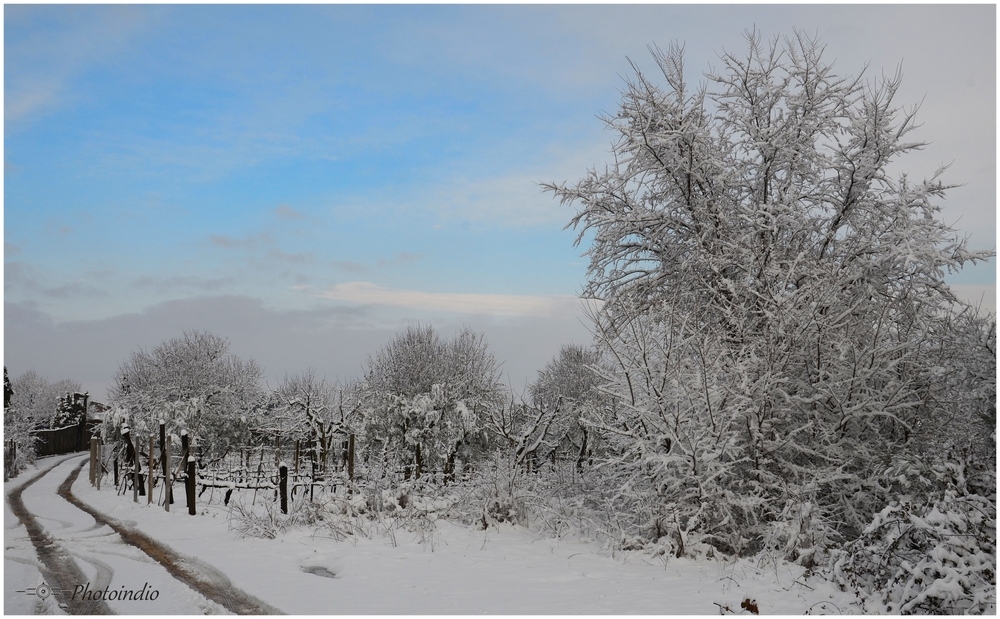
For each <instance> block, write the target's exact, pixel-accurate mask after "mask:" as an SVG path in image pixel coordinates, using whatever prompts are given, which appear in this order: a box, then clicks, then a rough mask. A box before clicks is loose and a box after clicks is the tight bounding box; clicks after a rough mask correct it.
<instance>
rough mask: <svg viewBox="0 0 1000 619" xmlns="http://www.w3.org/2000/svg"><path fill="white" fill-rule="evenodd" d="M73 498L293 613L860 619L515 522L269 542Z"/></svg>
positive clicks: (91, 496) (791, 584)
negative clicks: (821, 618) (753, 612)
mask: <svg viewBox="0 0 1000 619" xmlns="http://www.w3.org/2000/svg"><path fill="white" fill-rule="evenodd" d="M73 492H74V493H75V494H76V495H77V496H78V497H79V498H80V499H81V500H82V501H84V502H85V503H87V504H89V505H91V506H93V507H94V508H96V509H98V510H99V511H101V512H103V513H105V514H107V515H109V516H111V517H113V518H116V519H118V520H119V521H122V522H124V523H127V524H128V525H129V526H131V527H134V528H135V529H138V530H140V531H142V532H144V533H146V534H148V535H150V536H152V537H155V538H156V539H157V540H159V541H161V542H163V543H164V544H166V545H168V546H170V547H171V548H173V549H174V550H176V551H177V552H180V553H183V554H187V555H190V556H192V557H195V558H197V559H200V560H202V561H204V562H207V563H209V564H211V565H213V566H214V567H216V568H218V569H219V570H221V571H222V572H224V573H225V574H226V575H227V576H228V577H229V578H230V579H231V580H232V582H233V584H234V585H235V586H237V587H239V588H241V589H243V590H244V591H246V592H248V593H250V594H252V595H254V596H257V597H259V598H260V599H262V600H264V601H265V602H267V603H269V604H271V605H273V606H275V607H276V608H279V609H281V610H283V611H285V612H288V613H293V614H317V613H322V614H370V613H377V614H415V613H416V614H444V613H449V614H453V613H462V614H479V613H488V614H524V613H530V614H594V613H598V614H632V613H640V614H717V613H719V612H720V611H721V612H726V611H727V610H728V611H732V612H734V613H737V614H739V613H744V614H745V613H749V612H750V611H748V610H746V609H744V608H742V607H741V605H742V606H749V604H748V603H745V602H750V601H752V602H753V603H754V606H755V607H756V608H757V609H758V610H759V612H760V613H762V614H802V613H805V612H809V611H812V612H833V613H836V612H838V611H840V612H857V611H858V609H857V607H856V606H853V605H852V604H853V596H851V595H848V594H846V593H843V592H841V591H839V590H838V589H837V588H836V587H835V586H834V585H832V584H831V583H829V582H826V581H823V580H818V579H806V578H805V576H804V574H803V569H802V568H800V567H798V566H795V565H791V564H787V563H784V562H771V561H770V560H768V559H758V560H756V561H753V560H742V561H736V562H726V561H722V560H699V561H693V560H688V559H674V558H669V559H665V558H662V557H653V556H651V555H649V554H648V553H642V552H633V553H628V552H625V553H618V554H617V555H616V557H612V556H610V554H609V553H608V552H607V551H605V550H603V549H602V547H601V546H600V545H599V544H597V543H595V542H592V541H582V540H580V539H574V538H572V537H571V536H564V537H563V538H561V539H555V538H549V537H545V536H543V535H541V534H539V533H536V532H532V531H530V530H528V529H526V528H524V527H521V526H516V525H512V524H509V523H501V524H500V525H497V526H491V527H490V528H489V529H487V530H482V529H481V528H479V527H477V526H475V525H472V526H469V525H464V524H460V523H457V522H455V521H450V520H445V519H437V520H427V522H429V523H430V524H431V525H432V526H430V527H427V526H422V527H419V528H415V529H414V530H408V529H407V528H406V527H405V526H398V527H393V526H391V524H387V525H386V526H385V527H384V528H383V529H382V531H381V532H380V531H379V527H378V526H375V524H377V523H375V522H374V521H373V525H372V526H369V527H368V528H367V530H366V535H357V534H356V535H349V536H347V537H346V538H343V539H341V538H342V536H341V535H334V534H333V532H332V531H331V530H330V529H325V528H323V527H319V528H315V527H303V526H299V527H291V528H286V529H285V530H284V531H277V532H276V535H275V537H274V538H273V539H260V538H251V537H241V536H240V535H238V534H237V532H235V531H234V530H232V527H231V522H230V519H229V509H228V508H225V507H222V506H220V505H210V506H202V507H200V512H199V514H198V515H197V516H190V515H188V514H187V510H186V509H185V508H184V501H183V498H182V497H178V498H177V503H175V506H174V508H173V511H171V512H169V513H167V512H165V511H164V510H163V508H162V507H158V506H155V505H154V506H147V505H146V504H145V499H144V498H141V502H140V503H139V504H135V503H133V502H132V499H131V495H128V496H119V495H117V494H116V493H115V491H114V489H113V488H109V487H108V486H105V487H104V489H102V490H101V491H97V490H96V489H94V488H92V487H91V486H90V485H89V484H88V483H87V481H86V476H82V478H81V479H80V480H79V481H78V482H77V483H76V484H75V485H74V487H73ZM233 500H234V501H238V500H239V497H234V499H233ZM261 500H262V499H261V497H260V496H259V495H258V497H257V499H256V503H257V504H259V503H260V502H261ZM382 522H383V523H388V522H389V521H388V520H383V521H382ZM325 531H326V532H325Z"/></svg>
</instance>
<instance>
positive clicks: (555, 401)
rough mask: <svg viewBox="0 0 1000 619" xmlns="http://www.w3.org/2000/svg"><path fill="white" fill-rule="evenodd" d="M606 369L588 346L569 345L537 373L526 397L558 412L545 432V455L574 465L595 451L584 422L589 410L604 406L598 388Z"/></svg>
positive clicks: (592, 436) (593, 440)
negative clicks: (547, 441) (547, 434)
mask: <svg viewBox="0 0 1000 619" xmlns="http://www.w3.org/2000/svg"><path fill="white" fill-rule="evenodd" d="M608 371H609V368H608V367H607V364H606V363H605V361H604V359H603V357H602V356H601V353H600V352H599V351H598V350H597V349H595V348H592V347H584V346H579V345H574V344H570V345H567V346H563V347H562V348H561V349H560V350H559V354H558V355H557V356H556V357H555V358H554V359H552V361H550V362H549V363H548V364H546V366H545V367H544V368H543V369H542V370H541V371H540V372H539V373H538V378H537V379H535V382H534V383H532V384H531V386H530V388H529V395H530V399H531V402H532V404H533V405H534V407H535V408H538V409H541V410H552V411H558V412H557V413H556V414H555V418H554V419H553V423H552V425H551V427H550V429H549V432H550V434H551V439H550V442H551V444H552V445H551V447H550V448H549V449H547V450H546V452H547V453H546V454H545V455H547V456H550V457H562V458H574V459H575V460H576V462H577V464H578V465H580V466H582V464H583V462H584V461H585V460H586V459H587V458H589V456H591V455H592V454H593V453H594V451H595V447H596V444H595V441H596V440H597V437H596V436H594V435H593V433H592V432H590V431H589V430H588V428H587V426H586V424H585V423H584V421H583V420H584V419H585V418H589V417H592V416H593V415H592V411H593V410H595V409H600V408H603V407H604V406H605V405H606V403H607V402H606V401H607V396H606V395H605V394H604V393H602V392H601V390H600V389H599V387H600V384H601V382H602V381H603V380H604V379H605V378H604V377H605V376H606V375H607V373H608Z"/></svg>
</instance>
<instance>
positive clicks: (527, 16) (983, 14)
mask: <svg viewBox="0 0 1000 619" xmlns="http://www.w3.org/2000/svg"><path fill="white" fill-rule="evenodd" d="M755 26H756V27H757V28H758V29H759V30H760V31H762V32H763V33H764V34H765V35H767V36H771V35H774V34H789V33H791V32H792V29H793V28H795V27H798V28H801V29H803V30H805V31H807V32H809V33H815V34H818V35H819V37H820V38H821V39H822V40H823V41H824V42H825V43H826V44H827V47H828V49H827V54H828V57H830V58H835V59H836V61H837V65H836V66H837V67H838V68H839V69H840V71H841V72H843V73H850V74H855V73H857V72H859V71H860V70H861V69H862V68H863V67H864V66H865V64H866V63H869V67H868V74H869V75H871V76H872V77H878V76H879V75H881V74H882V73H883V72H885V73H889V74H891V73H893V72H894V71H895V69H896V67H897V66H899V65H900V64H901V66H902V71H903V77H904V87H903V89H902V91H901V93H900V100H901V101H904V102H907V103H919V102H921V101H922V107H921V111H920V113H919V115H918V118H919V119H920V120H921V121H922V122H923V127H922V128H921V129H920V131H919V133H918V134H917V137H918V138H920V139H924V140H927V141H929V142H931V144H930V146H928V147H927V148H926V149H925V150H924V151H922V152H921V153H919V154H917V155H915V156H913V157H911V158H910V160H908V161H905V162H904V165H905V167H906V169H908V170H910V171H911V172H912V174H913V175H914V176H926V175H929V174H930V173H931V172H933V170H934V168H935V167H936V166H938V165H939V164H942V163H945V164H947V163H951V165H952V167H951V168H950V170H949V172H948V175H947V177H946V178H947V179H948V180H950V181H953V182H955V183H960V184H962V186H961V187H959V188H956V189H955V190H953V191H952V192H951V193H950V194H949V198H948V200H947V202H946V203H945V204H944V205H943V216H944V218H945V219H946V220H947V221H949V223H954V224H955V226H956V227H957V228H958V229H959V230H960V231H961V232H962V233H964V234H968V235H969V238H970V244H971V246H972V247H974V248H979V249H992V248H993V247H994V246H995V242H996V241H995V239H996V211H995V204H996V199H995V198H996V119H995V110H996V99H995V91H996V15H995V7H994V6H990V5H980V6H879V7H869V6H858V5H844V6H825V7H819V6H795V5H775V6H766V7H760V6H753V5H722V6H708V5H705V6H697V5H695V6H685V5H641V6H613V5H612V6H450V5H446V6H423V5H411V6H405V5H395V6H364V5H362V6H337V5H333V6H318V5H304V6H280V5H278V6H273V5H269V6H256V5H253V6H240V5H221V6H197V5H179V6H152V5H135V6H82V5H68V6H67V5H58V6H56V5H5V7H4V261H5V268H4V307H5V317H4V327H5V328H4V332H5V345H4V356H5V364H6V365H7V366H8V368H9V370H10V372H11V374H12V375H14V376H16V375H18V374H20V373H22V372H23V371H25V370H28V369H35V370H37V371H39V372H40V373H41V374H43V375H46V376H48V377H49V378H50V379H53V380H55V379H59V378H74V379H77V380H80V381H81V382H83V383H84V386H85V388H87V389H89V390H91V391H92V392H93V393H95V394H96V397H98V398H100V397H103V395H104V393H103V392H104V387H106V386H107V384H108V383H109V382H110V378H111V375H112V373H113V372H114V369H115V368H116V367H117V364H118V363H119V362H120V361H122V360H123V359H124V358H125V357H126V356H127V355H128V354H129V353H130V352H131V351H133V350H136V349H138V348H140V347H144V348H148V347H150V346H154V345H155V344H157V343H158V342H160V341H162V340H163V339H164V338H167V337H172V336H175V335H178V334H179V333H180V332H181V331H182V330H184V329H208V330H211V331H213V332H216V333H218V334H220V335H223V336H226V337H228V338H229V339H230V341H231V343H232V345H233V350H234V351H235V352H237V353H238V354H241V355H246V356H251V357H254V358H256V359H257V360H258V361H260V362H261V363H262V365H263V366H264V367H265V370H266V373H267V376H268V381H269V383H270V384H271V385H272V386H274V385H275V384H276V383H277V382H278V381H280V378H281V376H283V375H284V373H286V372H296V371H301V370H303V369H305V368H306V367H310V366H312V367H315V368H317V370H318V371H319V372H320V373H321V374H325V375H326V376H327V377H328V378H330V379H337V378H344V379H346V378H350V377H352V376H357V375H359V374H360V372H361V370H362V368H363V366H364V363H365V361H366V359H367V357H368V355H370V354H372V353H374V352H375V351H376V350H377V349H378V348H379V347H380V346H381V345H383V344H384V343H385V342H386V341H387V340H388V339H389V338H391V337H392V335H393V334H394V333H395V331H396V330H398V329H399V328H401V327H403V326H405V325H406V324H408V323H410V322H414V321H423V322H430V323H432V324H434V325H436V326H437V327H438V328H439V330H440V331H442V332H443V333H444V334H445V335H450V334H451V333H453V332H455V331H456V330H457V329H459V328H460V327H462V326H469V327H472V328H475V329H477V330H480V331H483V332H484V333H486V335H487V337H488V339H489V340H490V342H491V345H492V348H493V350H494V352H495V353H496V355H497V357H498V359H500V360H501V361H502V362H504V365H505V368H506V369H507V372H508V377H509V380H510V381H511V382H512V383H513V384H514V385H515V386H516V387H518V386H523V384H524V383H525V382H527V381H530V380H532V379H533V378H534V372H535V371H536V370H537V369H539V368H541V367H542V366H543V365H544V363H545V362H546V361H547V360H548V359H550V358H551V357H552V356H553V355H554V354H556V352H557V351H558V349H559V346H560V345H562V344H565V343H569V342H571V341H574V342H577V343H585V342H586V341H587V340H588V339H589V334H588V332H587V329H586V324H585V319H584V318H583V314H582V312H581V311H580V308H579V304H578V302H577V301H576V300H575V296H576V295H577V293H578V292H579V291H580V289H581V288H582V286H583V283H584V277H585V269H586V262H585V259H583V258H581V256H580V254H581V252H582V251H583V248H575V247H574V246H573V239H574V233H573V232H572V231H568V230H564V229H563V228H564V225H565V223H566V222H567V221H568V220H569V218H570V216H571V211H570V209H569V207H561V206H560V205H559V204H558V202H557V201H556V200H555V199H553V198H552V196H551V195H548V194H545V193H543V192H542V191H541V190H540V189H539V183H540V182H546V181H564V180H575V179H578V178H580V177H581V176H582V175H583V174H584V173H585V172H586V170H587V169H588V168H589V167H592V166H597V165H601V164H602V163H603V162H605V161H607V160H608V151H609V146H610V142H611V141H612V139H613V136H612V135H611V134H610V133H608V132H607V131H605V130H604V128H603V125H602V123H601V122H600V121H599V120H598V118H597V117H598V116H599V115H600V114H602V113H604V112H610V111H613V110H614V109H615V107H616V105H617V102H618V98H619V91H620V89H621V88H622V85H623V78H625V77H628V76H629V75H630V73H631V70H630V66H629V59H632V60H634V61H636V63H637V64H638V65H639V66H640V67H641V68H643V69H644V70H646V71H649V72H650V73H653V69H654V65H653V63H652V61H651V58H650V54H649V52H648V50H647V45H653V44H655V45H660V46H663V47H665V46H666V45H668V44H669V43H670V42H671V41H674V40H678V41H682V42H684V43H685V44H686V51H687V61H688V64H687V66H688V73H689V75H691V76H698V75H700V74H701V73H702V72H703V71H704V70H706V69H707V68H708V67H709V65H710V63H713V61H716V59H717V54H718V53H720V52H721V51H722V50H723V49H728V50H737V49H741V48H742V47H743V40H742V33H743V31H744V30H746V29H748V28H753V27H755ZM715 64H716V65H717V64H718V62H717V61H716V62H715ZM952 281H953V283H955V284H956V285H957V286H959V287H960V288H961V290H962V292H963V293H967V294H969V295H972V296H974V295H976V294H979V293H981V292H983V291H986V292H987V295H988V303H987V304H988V305H990V306H992V307H995V265H994V264H990V265H986V266H983V267H979V268H976V269H972V270H967V271H966V272H963V273H961V274H958V275H956V276H953V278H952Z"/></svg>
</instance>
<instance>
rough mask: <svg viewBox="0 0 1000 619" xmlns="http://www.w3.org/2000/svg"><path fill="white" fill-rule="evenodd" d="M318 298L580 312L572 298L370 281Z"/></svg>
mask: <svg viewBox="0 0 1000 619" xmlns="http://www.w3.org/2000/svg"><path fill="white" fill-rule="evenodd" d="M316 296H319V297H322V298H325V299H332V300H335V301H346V302H348V303H356V304H359V305H389V306H394V307H405V308H409V309H415V310H428V311H441V312H455V313H461V314H488V315H493V316H558V315H560V314H576V313H578V312H579V308H580V300H579V299H577V298H576V297H573V296H569V295H551V296H531V295H511V294H477V293H461V292H424V291H421V290H401V289H398V288H387V287H385V286H379V285H378V284H373V283H371V282H347V283H343V284H337V285H335V286H333V287H332V288H330V289H328V290H326V291H323V292H320V293H316Z"/></svg>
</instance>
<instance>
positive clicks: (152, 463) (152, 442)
mask: <svg viewBox="0 0 1000 619" xmlns="http://www.w3.org/2000/svg"><path fill="white" fill-rule="evenodd" d="M154 449H156V437H155V436H153V434H152V433H151V434H150V435H149V473H148V474H147V475H146V477H148V479H147V480H146V485H147V486H148V487H147V488H146V490H147V493H146V505H151V504H152V503H153V477H154V476H155V475H156V458H155V457H154V455H153V453H154V452H153V450H154Z"/></svg>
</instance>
